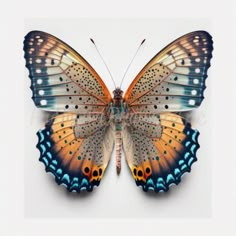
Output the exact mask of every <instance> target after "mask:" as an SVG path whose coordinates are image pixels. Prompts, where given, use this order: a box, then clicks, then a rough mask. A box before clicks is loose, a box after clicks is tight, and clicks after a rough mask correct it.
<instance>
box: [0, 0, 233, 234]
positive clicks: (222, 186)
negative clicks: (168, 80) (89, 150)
mask: <svg viewBox="0 0 236 236" xmlns="http://www.w3.org/2000/svg"><path fill="white" fill-rule="evenodd" d="M231 3H232V2H230V1H224V2H223V3H222V4H221V3H218V2H215V1H214V4H213V2H212V3H211V2H210V1H208V2H207V1H193V2H190V1H175V2H170V1H168V2H166V3H163V2H160V3H158V2H157V1H148V0H146V1H145V2H141V1H119V3H118V2H117V3H114V2H111V1H104V0H100V1H94V2H92V1H90V2H88V3H85V2H83V3H82V2H81V1H78V0H77V1H66V2H61V3H60V2H59V1H55V2H54V1H50V2H48V1H43V0H42V1H40V2H34V3H33V2H32V1H21V2H20V1H19V2H18V1H16V2H14V1H12V2H11V1H9V2H8V4H7V6H5V7H1V11H2V12H1V16H2V17H3V19H1V30H2V32H1V37H0V40H1V56H2V59H1V65H2V76H1V80H2V82H3V83H2V86H1V94H0V96H1V107H2V109H1V115H2V116H1V124H2V135H1V145H2V146H1V147H2V155H1V160H2V162H1V167H0V168H1V172H0V174H1V182H0V185H1V196H0V199H1V201H0V218H1V221H0V222H1V223H0V225H1V228H0V232H1V235H71V234H78V235H82V234H87V235H95V234H96V235H110V234H112V235H121V234H123V235H134V234H136V235H143V234H144V235H149V234H151V233H152V234H153V233H155V234H162V235H173V234H175V235H189V234H190V235H235V233H236V229H235V226H234V222H235V212H236V205H235V199H236V190H235V175H234V172H235V166H236V162H235V154H234V152H233V149H232V145H233V138H234V137H233V133H234V129H235V127H234V117H233V96H232V95H233V93H232V91H233V90H232V89H233V86H235V83H234V84H233V81H235V80H234V78H233V74H232V65H233V62H235V60H234V61H233V55H235V54H234V46H233V42H234V41H235V32H233V31H232V30H233V23H234V20H235V19H234V18H233V16H232V12H233V6H232V5H233V4H231ZM234 12H235V10H234ZM25 17H59V18H63V17H77V19H78V17H90V18H94V17H95V18H96V17H103V18H104V17H119V18H121V17H126V18H127V17H135V18H142V17H146V18H157V19H158V18H160V17H161V18H165V20H166V21H169V20H170V21H171V19H172V18H174V19H176V17H184V18H185V21H187V20H188V19H189V18H190V17H192V18H197V19H199V20H200V19H201V18H202V17H203V18H207V22H209V21H210V23H211V27H210V28H211V33H212V35H213V36H214V42H215V50H214V60H213V61H212V64H213V66H212V68H211V69H210V71H211V72H210V79H211V80H213V79H214V82H213V81H212V82H211V84H210V86H211V88H212V96H211V101H212V102H211V117H212V120H211V124H210V125H209V128H210V127H212V137H211V143H212V149H211V150H212V153H211V155H210V156H211V157H210V158H211V162H210V164H212V174H211V179H212V189H211V191H210V192H212V194H211V201H210V205H211V209H212V211H211V212H212V213H211V212H207V211H204V210H203V211H201V212H199V213H197V214H196V215H195V216H197V215H198V216H199V218H195V217H194V218H193V217H190V215H189V212H187V213H186V212H184V213H179V214H178V216H179V215H182V216H185V217H184V218H183V217H181V218H177V217H176V215H169V216H168V215H165V213H164V211H165V208H166V209H167V208H169V207H168V206H167V205H168V204H166V203H165V202H169V203H170V202H172V201H175V200H174V198H175V197H176V199H178V196H179V195H182V193H183V191H186V192H185V193H186V198H187V197H188V194H191V191H193V188H192V187H191V186H192V185H194V184H195V183H197V182H194V181H195V178H196V180H197V179H198V178H201V177H199V175H198V172H199V171H198V169H201V168H200V165H201V164H200V163H203V162H204V159H202V160H199V161H198V163H196V164H195V166H194V168H193V172H192V173H191V174H190V175H187V176H185V177H186V178H184V182H183V183H182V184H181V185H179V186H178V188H175V189H173V191H171V194H169V195H167V196H165V197H159V198H158V199H156V198H153V197H152V196H150V197H147V196H146V195H144V194H143V193H142V192H141V191H140V190H139V189H138V188H137V187H136V186H135V185H134V183H133V182H132V179H131V178H130V177H128V174H127V175H126V174H125V172H126V171H127V168H125V165H123V170H122V175H121V176H120V177H119V179H117V181H116V182H115V184H114V180H116V177H115V172H114V164H112V163H111V165H110V167H109V169H108V171H107V174H106V176H105V177H104V180H103V181H102V184H101V186H100V187H99V188H98V189H97V190H96V191H95V192H94V193H93V194H92V195H91V196H84V197H79V198H77V197H69V196H67V195H66V196H65V194H64V195H63V193H64V191H63V188H60V187H57V186H56V185H55V184H54V183H53V181H51V182H50V178H49V177H50V176H48V175H46V174H45V173H43V168H42V166H41V167H40V163H37V165H36V162H35V163H34V164H33V166H34V168H35V172H34V171H32V173H33V174H34V175H36V176H37V175H38V174H39V175H40V176H41V179H44V180H42V181H43V182H44V183H45V185H39V186H38V188H40V189H41V190H42V192H43V194H47V195H49V196H51V198H52V195H53V194H55V196H54V197H53V198H52V199H49V200H48V201H51V202H53V201H55V202H57V201H61V200H62V199H63V198H64V199H68V198H70V200H71V202H73V203H74V204H72V203H69V205H70V206H69V205H66V204H64V205H58V208H59V209H58V212H59V211H60V208H61V211H62V212H64V207H66V208H69V207H71V209H72V207H76V206H77V205H80V203H81V202H80V201H81V199H82V201H83V205H85V206H86V204H88V202H89V204H94V205H93V207H94V208H95V209H96V207H98V205H99V204H100V202H98V201H96V198H99V197H100V196H101V195H103V194H104V192H107V193H112V192H111V189H113V190H114V189H115V191H117V192H118V191H119V192H120V195H116V198H111V196H109V195H107V201H106V204H105V205H104V206H103V208H104V209H105V208H109V207H110V205H113V204H114V201H115V199H118V200H119V199H120V198H123V195H126V198H127V201H129V202H130V204H131V205H132V197H133V198H135V199H136V198H139V199H138V200H140V201H142V203H143V204H145V206H143V207H142V208H143V209H144V210H142V211H137V212H136V213H135V214H134V213H132V214H130V215H129V214H128V213H126V212H125V210H126V209H125V208H123V207H120V208H123V211H124V213H123V214H124V215H125V216H128V215H129V216H132V217H129V218H114V217H115V215H116V213H115V212H114V213H112V215H110V216H109V215H107V214H106V215H105V216H107V217H108V219H104V218H99V219H98V218H97V217H96V216H95V218H94V219H93V217H94V216H93V215H91V216H90V217H89V216H88V215H87V216H86V217H85V218H81V217H79V218H75V217H73V218H71V217H69V218H67V217H66V216H64V218H60V219H58V218H55V217H54V216H53V215H51V217H50V218H46V219H45V218H34V219H31V218H29V217H26V218H25V216H24V199H26V197H27V196H25V197H24V173H25V175H26V174H27V166H26V168H25V172H24V159H25V158H26V156H27V150H28V149H29V150H32V149H31V146H29V147H28V146H26V148H25V149H26V150H25V152H24V145H25V144H26V143H27V142H26V140H24V133H25V128H26V127H25V125H24V112H23V110H24V103H25V105H27V106H28V104H31V105H32V102H31V103H30V102H29V103H28V102H27V101H25V100H24V98H25V96H24V93H25V89H24V86H25V79H26V76H25V74H26V73H25V68H24V62H23V60H22V56H23V52H22V38H23V37H24V34H25V29H24V18H25ZM186 17H188V19H186ZM162 20H164V19H162ZM194 21H195V20H194ZM183 25H184V24H183ZM193 26H194V25H193ZM208 26H209V25H208ZM183 27H184V26H183ZM178 29H179V27H176V26H172V29H168V30H165V31H164V32H160V33H161V34H162V37H161V38H160V39H159V41H158V42H160V43H159V44H158V45H157V43H156V42H155V43H154V41H152V40H154V38H152V37H150V36H149V37H148V38H149V43H148V44H146V45H145V47H143V49H141V51H140V54H139V56H138V57H140V58H142V57H143V59H142V60H144V58H145V57H144V53H145V52H146V51H149V50H153V51H149V52H152V53H151V54H150V55H152V54H153V53H154V52H155V51H156V50H159V49H161V48H162V47H163V46H165V44H166V43H168V42H169V41H171V40H172V39H174V38H175V37H176V36H179V32H178V31H177V30H178ZM45 30H46V28H45ZM56 30H57V29H55V34H57V36H60V37H61V38H62V39H64V40H65V41H67V42H68V43H69V44H70V45H71V46H73V47H74V48H75V49H76V50H78V51H79V52H81V54H82V55H83V56H85V57H86V59H88V60H89V61H90V63H91V64H92V65H93V66H94V67H95V69H97V70H98V72H99V74H100V75H101V76H103V78H104V80H105V78H106V80H105V81H106V82H108V80H109V78H108V76H107V74H106V72H105V69H103V68H102V65H101V64H99V63H100V62H99V60H98V59H93V55H95V52H92V51H91V52H92V53H93V54H89V43H88V44H87V45H85V44H84V45H83V46H84V47H85V49H86V51H83V46H82V45H81V43H82V42H85V41H81V42H80V40H79V38H80V37H79V36H78V41H76V40H75V41H73V40H74V38H75V37H74V35H73V37H69V40H67V38H66V37H65V36H63V35H62V33H60V35H59V30H58V31H57V32H56ZM155 30H156V29H155ZM191 30H192V29H190V30H189V31H191ZM64 31H65V32H66V30H65V29H63V32H64ZM77 31H78V32H79V29H74V32H75V34H76V32H77ZM109 32H110V30H107V32H104V33H107V34H108V39H109V38H110V37H112V35H111V36H109ZM140 32H142V31H140ZM51 33H53V32H51ZM177 33H178V35H177ZM183 33H185V32H183ZM82 35H84V34H82ZM89 36H90V35H89ZM92 37H94V38H95V39H96V41H97V43H99V47H100V48H101V49H102V53H103V55H104V56H105V58H106V60H107V61H108V62H109V67H110V69H111V71H112V72H113V74H114V77H115V78H116V79H119V78H120V77H121V75H122V73H123V71H124V68H125V66H126V65H127V62H129V57H131V56H130V55H131V54H132V51H133V50H131V48H134V50H135V43H136V42H137V41H140V40H141V39H142V38H143V37H147V36H143V35H140V34H139V37H135V38H133V39H132V40H130V39H128V40H125V39H124V41H123V42H118V43H119V44H118V45H119V46H118V45H117V44H116V45H114V46H113V47H109V48H107V45H104V44H105V42H106V44H107V41H109V40H108V39H107V40H106V41H103V40H100V38H99V36H98V35H92ZM167 37H169V40H168V41H166V40H167ZM72 38H73V39H72ZM72 41H73V42H72ZM125 43H127V44H129V45H130V51H129V52H124V51H123V50H122V47H124V44H125ZM120 45H122V46H120ZM113 48H116V53H115V51H114V55H112V56H111V54H110V53H111V52H112V51H113ZM117 48H118V49H119V50H117ZM87 50H88V51H87ZM149 52H148V53H149ZM145 55H146V57H147V58H148V56H149V54H145ZM113 57H114V58H113ZM116 58H120V59H121V62H119V64H118V65H117V64H114V60H117V59H116ZM140 58H139V59H137V60H136V62H135V63H134V65H135V64H136V63H137V64H138V63H140V64H139V66H140V65H142V64H141V63H144V61H141V59H140ZM137 66H138V65H137ZM122 69H123V70H122ZM133 70H134V69H133ZM105 74H106V75H105ZM127 78H129V79H130V81H131V80H132V71H131V72H130V73H129V75H127ZM22 79H23V80H22ZM206 95H207V94H206ZM234 101H235V98H234ZM205 104H207V103H205ZM207 109H208V107H207ZM35 114H39V113H37V111H35ZM30 115H31V114H26V117H27V116H30ZM33 117H34V116H33ZM33 120H34V119H33ZM25 121H27V118H26V119H25ZM207 121H208V120H207ZM196 125H200V126H201V123H200V124H197V123H196ZM32 126H33V128H32V131H36V130H37V129H38V125H37V124H35V123H34V122H32ZM200 129H201V127H200ZM203 130H205V128H204V129H203ZM202 135H203V134H202ZM31 142H32V143H33V142H35V139H34V140H31ZM200 142H201V140H200ZM30 145H31V144H30ZM205 147H206V146H205ZM201 149H202V147H201ZM201 149H200V150H201ZM207 150H208V149H207ZM209 153H210V149H209ZM36 154H37V152H36ZM198 155H199V156H200V155H201V153H200V151H199V152H198ZM201 156H202V155H201ZM204 157H205V154H204ZM34 158H35V156H34V157H32V159H34ZM207 158H208V156H207ZM201 170H202V169H201ZM32 178H33V177H32ZM123 178H126V179H125V180H124V181H123ZM36 179H38V180H39V178H36ZM205 181H209V183H211V181H210V180H205ZM124 182H125V185H124ZM25 185H26V186H25V187H26V188H27V182H26V183H25ZM126 185H127V186H128V185H129V186H128V187H124V186H126ZM48 186H50V189H51V190H50V191H49V192H47V193H45V192H44V191H45V189H42V188H47V187H48ZM56 189H57V190H56ZM58 189H60V190H58ZM127 189H128V190H129V191H130V192H127ZM122 190H126V192H125V191H122ZM32 191H33V189H32ZM131 193H132V194H131ZM134 193H135V194H134ZM187 193H188V194H187ZM100 194H101V195H100ZM133 194H134V195H133ZM201 194H202V195H204V194H205V192H203V191H202V192H201ZM104 196H105V194H104ZM34 197H35V199H31V200H30V201H35V205H41V207H43V205H42V202H40V200H41V198H40V197H37V196H34ZM109 197H110V198H109ZM57 198H59V199H57ZM166 198H167V199H166ZM85 199H86V200H85ZM144 199H147V200H146V201H144ZM178 200H179V199H178ZM135 201H137V200H135ZM154 201H155V203H156V204H158V205H159V207H160V208H162V209H161V210H162V213H157V215H158V216H159V217H153V216H152V217H147V216H148V212H147V211H146V207H149V205H148V203H149V202H150V204H153V202H154ZM196 201H197V200H196V199H194V201H193V205H195V203H196ZM55 202H54V203H53V204H55ZM95 203H96V204H95ZM175 203H176V204H178V203H177V200H176V202H175ZM117 204H119V201H118V203H117ZM163 204H164V206H166V207H162V206H161V205H163ZM172 204H173V203H172ZM173 205H174V204H173ZM87 206H88V209H89V208H90V207H91V206H89V205H87ZM137 207H140V206H137ZM26 208H27V207H26ZM208 209H209V208H208ZM153 210H154V209H153ZM72 211H73V210H72ZM104 211H105V210H104ZM121 211H122V210H119V211H118V213H119V214H117V215H118V216H122V215H121ZM181 211H184V208H181ZM25 213H26V214H28V215H29V216H30V215H33V213H34V214H35V216H37V215H38V216H39V213H40V212H36V213H35V211H34V210H33V211H32V212H31V211H28V212H27V211H26V212H25ZM143 213H145V214H144V215H143V217H141V216H140V215H142V214H143ZM185 213H186V214H185ZM74 214H75V212H74V213H72V214H71V216H75V215H74ZM150 214H151V213H150ZM85 215H86V213H85ZM111 216H113V217H112V218H111ZM201 216H208V217H207V218H201ZM60 217H63V216H62V215H61V216H60ZM136 217H138V219H137V218H136ZM167 217H168V218H167Z"/></svg>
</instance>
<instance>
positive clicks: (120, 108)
mask: <svg viewBox="0 0 236 236" xmlns="http://www.w3.org/2000/svg"><path fill="white" fill-rule="evenodd" d="M212 50H213V41H212V37H211V36H210V34H209V33H207V32H205V31H194V32H191V33H189V34H186V35H184V36H182V37H180V38H178V39H176V40H175V41H173V42H172V43H170V44H169V45H168V46H167V47H165V48H164V49H163V50H162V51H161V52H159V53H158V54H156V55H155V56H154V57H153V58H152V59H151V60H150V61H149V62H148V63H147V64H146V66H144V68H143V69H142V70H141V71H140V73H139V74H138V75H137V76H136V78H135V79H134V80H133V82H132V83H131V85H130V86H129V87H128V89H127V91H126V93H125V94H124V96H123V91H122V90H121V89H120V88H116V89H115V90H114V92H113V94H114V96H113V98H112V96H111V95H110V92H109V90H108V89H107V87H106V85H105V83H104V82H103V80H102V79H101V78H100V76H99V75H98V74H97V73H96V71H95V70H94V69H93V68H92V66H91V65H90V64H89V63H88V62H87V61H86V60H85V59H84V58H83V57H82V56H81V55H80V54H78V53H77V52H76V51H75V50H74V49H72V48H71V47H70V46H69V45H67V44H66V43H64V42H63V41H61V40H60V39H58V38H56V37H54V36H52V35H50V34H47V33H45V32H41V31H32V32H29V33H28V34H27V35H26V37H25V41H24V51H25V59H26V67H27V68H28V69H29V74H30V79H31V90H32V93H33V97H32V98H33V101H34V103H35V105H36V106H37V107H38V108H40V109H42V110H45V111H49V112H57V113H56V114H55V113H54V115H53V117H52V118H51V119H50V120H49V121H48V122H47V123H46V124H45V127H44V128H43V129H42V130H39V131H38V133H37V135H38V138H39V141H38V144H37V148H38V149H39V151H40V158H39V160H40V161H41V162H43V163H44V165H45V167H46V171H48V172H51V173H52V174H53V175H54V176H55V180H56V182H57V183H58V184H64V185H66V187H67V189H68V190H69V191H75V192H80V191H81V190H87V191H92V190H93V188H94V186H98V185H99V183H100V181H101V179H102V177H103V176H104V173H105V170H106V167H107V165H108V163H109V160H110V158H111V155H112V151H113V147H114V145H115V153H116V169H117V173H118V174H119V173H120V170H121V151H122V147H123V150H124V154H125V158H126V161H127V164H128V166H129V168H130V170H131V174H132V176H133V178H134V179H135V182H136V184H137V185H138V186H140V187H142V189H143V190H144V191H149V190H152V191H155V192H161V191H165V192H166V191H168V189H169V186H170V185H172V184H178V183H179V182H180V181H181V177H182V175H183V174H184V173H185V172H190V170H191V166H192V164H193V163H194V162H195V161H196V160H197V157H196V152H197V150H198V148H199V144H198V136H199V132H198V131H197V130H195V129H192V127H191V124H190V123H189V122H187V121H186V120H185V119H184V118H183V117H182V116H180V115H179V114H176V113H175V112H183V111H189V110H193V109H195V108H197V107H198V106H200V104H201V102H202V100H203V98H204V96H203V92H204V90H205V88H206V86H205V81H206V78H207V70H208V68H209V67H210V59H211V57H212ZM58 112H59V114H58Z"/></svg>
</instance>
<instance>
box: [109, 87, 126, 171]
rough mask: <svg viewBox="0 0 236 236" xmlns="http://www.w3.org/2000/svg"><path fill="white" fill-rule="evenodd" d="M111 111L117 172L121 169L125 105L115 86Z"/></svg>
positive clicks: (121, 92) (120, 91) (119, 90)
mask: <svg viewBox="0 0 236 236" xmlns="http://www.w3.org/2000/svg"><path fill="white" fill-rule="evenodd" d="M113 94H114V97H113V103H112V113H113V117H114V126H115V145H116V170H117V174H120V171H121V149H122V123H123V120H124V117H125V106H124V101H123V96H122V95H123V91H122V90H121V89H119V88H116V89H115V90H114V91H113Z"/></svg>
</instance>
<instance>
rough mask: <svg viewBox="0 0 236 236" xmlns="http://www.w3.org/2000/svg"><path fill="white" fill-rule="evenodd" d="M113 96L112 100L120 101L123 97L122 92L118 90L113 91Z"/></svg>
mask: <svg viewBox="0 0 236 236" xmlns="http://www.w3.org/2000/svg"><path fill="white" fill-rule="evenodd" d="M113 94H114V99H117V100H121V99H122V95H123V91H122V90H121V89H120V88H116V89H115V90H114V91H113Z"/></svg>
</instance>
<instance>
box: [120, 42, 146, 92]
mask: <svg viewBox="0 0 236 236" xmlns="http://www.w3.org/2000/svg"><path fill="white" fill-rule="evenodd" d="M145 41H146V39H143V41H142V42H141V43H140V45H139V47H138V49H137V50H136V52H135V54H134V56H133V58H132V60H131V61H130V63H129V65H128V66H127V69H126V71H125V73H124V76H123V78H122V80H121V83H120V88H121V85H122V83H123V81H124V78H125V76H126V74H127V72H128V70H129V68H130V66H131V64H132V62H133V61H134V58H135V57H136V55H137V54H138V51H139V49H140V48H141V46H142V45H143V44H144V42H145Z"/></svg>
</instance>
